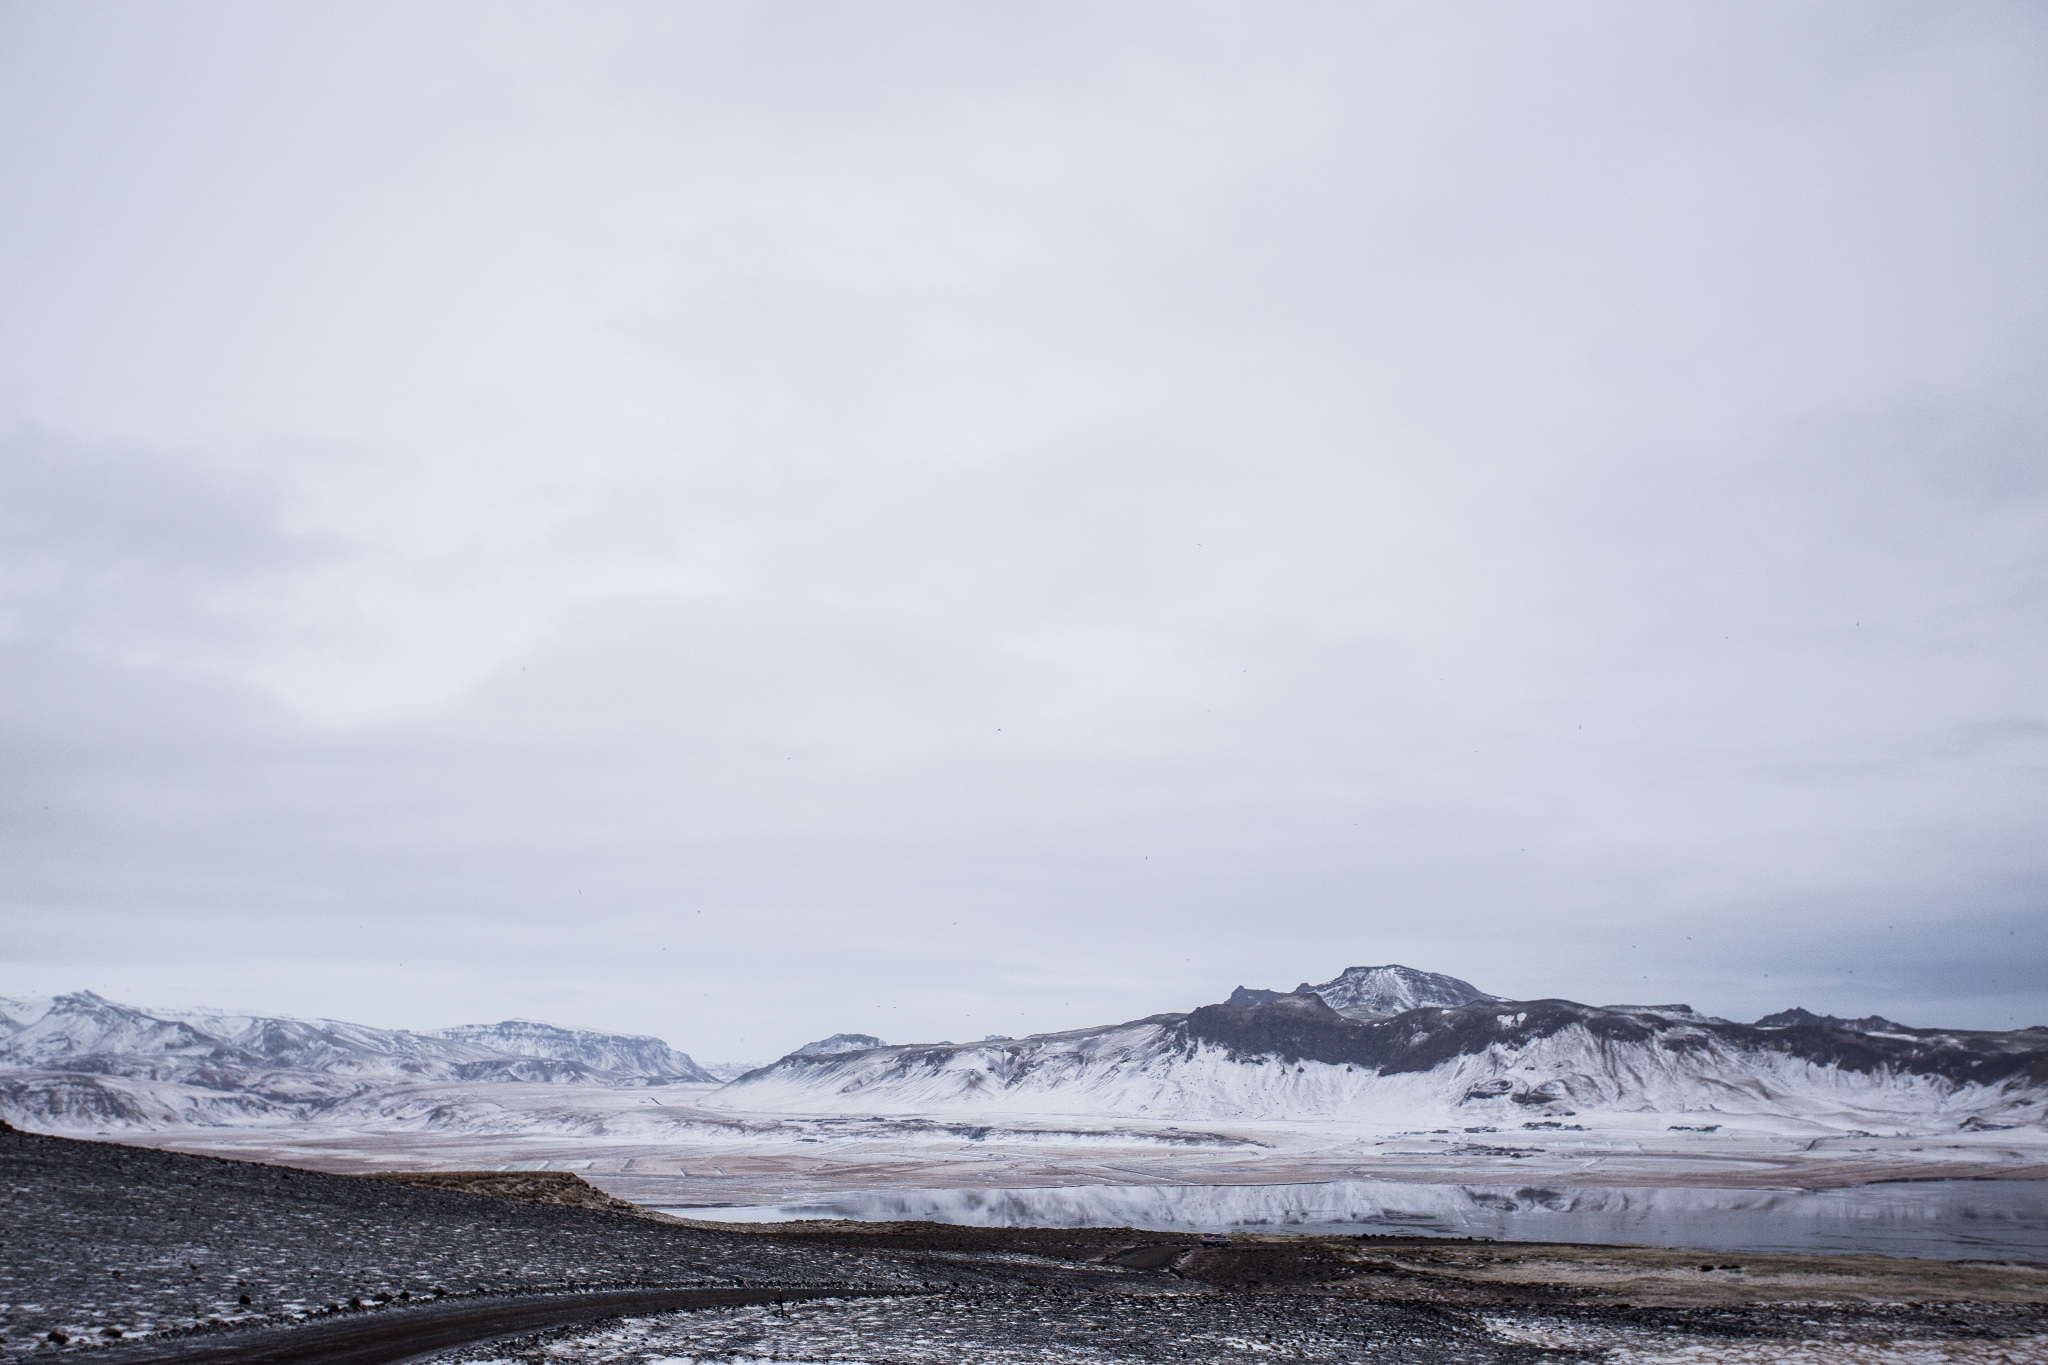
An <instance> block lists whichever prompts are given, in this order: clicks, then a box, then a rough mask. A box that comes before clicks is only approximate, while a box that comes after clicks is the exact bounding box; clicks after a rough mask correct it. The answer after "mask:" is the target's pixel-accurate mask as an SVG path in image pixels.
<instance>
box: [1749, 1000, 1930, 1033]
mask: <svg viewBox="0 0 2048 1365" xmlns="http://www.w3.org/2000/svg"><path fill="white" fill-rule="evenodd" d="M1802 1025H1805V1026H1809V1027H1815V1028H1838V1029H1848V1030H1850V1031H1852V1032H1855V1033H1911V1032H1913V1030H1912V1029H1911V1028H1909V1027H1908V1026H1907V1025H1905V1024H1900V1023H1896V1022H1894V1021H1893V1020H1890V1019H1887V1018H1885V1017H1884V1016H1883V1015H1881V1014H1866V1015H1864V1016H1863V1017H1862V1018H1861V1019H1840V1018H1837V1017H1836V1016H1834V1015H1832V1014H1814V1013H1813V1012H1812V1011H1810V1010H1803V1009H1800V1008H1799V1007H1798V1006H1797V1005H1794V1006H1793V1007H1792V1008H1791V1009H1789V1010H1779V1011H1778V1012H1777V1013H1776V1014H1766V1015H1765V1016H1764V1017H1763V1018H1761V1019H1759V1020H1757V1021H1756V1027H1757V1028H1797V1027H1800V1026H1802Z"/></svg>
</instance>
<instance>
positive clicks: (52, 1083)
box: [0, 991, 716, 1127]
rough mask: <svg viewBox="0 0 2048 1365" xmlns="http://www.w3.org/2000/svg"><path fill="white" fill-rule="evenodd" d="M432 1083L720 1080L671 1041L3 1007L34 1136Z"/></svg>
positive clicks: (64, 1006)
mask: <svg viewBox="0 0 2048 1365" xmlns="http://www.w3.org/2000/svg"><path fill="white" fill-rule="evenodd" d="M429 1081H441V1082H454V1083H473V1084H502V1083H506V1082H515V1081H523V1082H529V1083H534V1082H539V1083H547V1084H577V1085H606V1086H638V1085H670V1084H676V1083H679V1082H680V1083H691V1082H694V1083H699V1084H711V1083H715V1081H716V1078H715V1077H713V1076H712V1075H711V1074H710V1073H709V1072H707V1071H705V1070H704V1069H703V1068H702V1067H700V1066H698V1065H697V1063H696V1062H694V1061H692V1060H691V1059H690V1057H689V1056H688V1055H687V1054H685V1053H682V1052H678V1051H676V1050H675V1049H674V1048H672V1047H670V1046H669V1045H668V1044H667V1043H664V1042H663V1041H661V1039H659V1038H649V1037H645V1036H641V1035H637V1034H619V1033H600V1032H597V1031H594V1030H590V1029H571V1028H561V1027H558V1026H556V1025H554V1024H539V1023H533V1022H530V1021H527V1020H523V1019H512V1020H507V1021H505V1022H504V1023H500V1024H464V1025H462V1026H460V1027H457V1028H450V1029H440V1030H437V1031H434V1032H430V1033H413V1032H410V1031H408V1030H405V1029H381V1028H371V1027H369V1026H367V1025H363V1024H346V1023H340V1022H337V1021H335V1020H331V1019H290V1018H278V1017H271V1016H265V1015H246V1014H229V1013H224V1012H221V1011H215V1010H193V1009H181V1010H162V1009H159V1010H143V1009H138V1008H136V1007H134V1006H132V1005H123V1004H118V1003H116V1002H115V1001H112V1000H106V999H103V998H101V997H100V996H97V995H94V994H93V993H92V992H91V991H79V992H77V993H76V994H72V995H59V996H56V997H54V998H51V999H47V1000H21V999H0V1115H4V1116H5V1117H7V1118H9V1119H18V1120H19V1121H23V1122H27V1123H30V1124H44V1125H48V1124H57V1125H60V1126H67V1127H73V1126H96V1127H105V1126H108V1125H110V1124H112V1125H121V1126H128V1125H137V1124H140V1125H145V1126H158V1125H163V1124H176V1123H200V1124H212V1123H233V1122H248V1121H262V1120H266V1119H283V1118H303V1117H308V1116H310V1115H313V1114H316V1113H319V1112H321V1111H323V1110H329V1109H333V1108H335V1107H337V1106H339V1105H342V1104H345V1103H347V1102H349V1101H351V1100H355V1099H359V1098H361V1097H362V1096H364V1095H367V1094H372V1093H376V1092H379V1091H383V1090H387V1089H389V1088H391V1087H393V1086H399V1085H414V1084H419V1083H421V1082H429Z"/></svg>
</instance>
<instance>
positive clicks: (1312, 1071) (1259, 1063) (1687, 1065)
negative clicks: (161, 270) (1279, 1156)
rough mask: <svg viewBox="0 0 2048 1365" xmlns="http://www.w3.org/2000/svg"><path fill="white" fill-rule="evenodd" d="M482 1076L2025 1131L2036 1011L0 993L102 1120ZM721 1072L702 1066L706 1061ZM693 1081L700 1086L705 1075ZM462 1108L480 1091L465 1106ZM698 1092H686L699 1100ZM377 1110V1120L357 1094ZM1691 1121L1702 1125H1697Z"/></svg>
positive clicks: (2044, 1046)
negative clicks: (570, 1018)
mask: <svg viewBox="0 0 2048 1365" xmlns="http://www.w3.org/2000/svg"><path fill="white" fill-rule="evenodd" d="M510 1082H527V1083H547V1084H551V1085H559V1086H571V1085H584V1086H606V1087H614V1088H617V1087H628V1086H667V1085H679V1084H681V1085H695V1086H700V1087H705V1089H704V1090H702V1091H700V1092H699V1093H698V1094H696V1095H695V1096H693V1097H692V1102H693V1103H694V1104H696V1105H698V1106H701V1107H704V1108H712V1109H719V1110H725V1111H729V1112H735V1113H762V1114H787V1115H797V1114H825V1115H861V1116H875V1117H888V1116H894V1115H909V1116H930V1115H942V1116H947V1115H967V1114H973V1113H992V1112H1003V1113H1009V1114H1014V1115H1024V1114H1031V1113H1046V1114H1064V1115H1095V1116H1102V1117H1105V1118H1132V1119H1150V1120H1155V1121H1157V1120H1167V1121H1173V1120H1178V1119H1182V1118H1186V1119H1193V1120H1202V1121H1209V1120H1222V1119H1236V1120H1246V1121H1254V1122H1256V1121H1275V1120H1316V1121H1348V1122H1356V1123H1359V1124H1362V1125H1375V1126H1381V1127H1384V1126H1386V1125H1388V1124H1390V1123H1404V1122H1406V1123H1414V1124H1417V1125H1428V1124H1457V1125H1459V1126H1460V1127H1464V1128H1466V1129H1468V1130H1471V1131H1497V1130H1500V1129H1504V1128H1508V1127H1520V1128H1527V1127H1549V1128H1556V1127H1565V1126H1578V1125H1574V1124H1567V1123H1566V1121H1567V1120H1574V1119H1576V1120H1580V1121H1581V1122H1583V1120H1584V1119H1586V1118H1587V1117H1589V1116H1592V1115H1595V1114H1615V1113H1627V1114H1633V1115H1670V1116H1673V1117H1674V1118H1675V1117H1677V1116H1690V1117H1688V1118H1687V1120H1686V1122H1685V1123H1683V1124H1676V1125H1673V1126H1679V1127H1684V1128H1697V1129H1703V1130H1709V1131H1710V1130H1711V1129H1712V1128H1713V1127H1714V1126H1715V1125H1716V1124H1717V1123H1718V1122H1720V1118H1716V1117H1713V1116H1721V1117H1722V1118H1727V1119H1731V1120H1734V1119H1745V1120H1767V1121H1771V1122H1779V1121H1785V1122H1791V1123H1795V1124H1804V1123H1811V1124H1819V1125H1822V1126H1823V1127H1830V1126H1831V1127H1834V1128H1837V1129H1853V1128H1854V1127H1856V1126H1858V1125H1868V1124H1874V1123H1891V1124H1894V1125H1900V1124H1903V1125H1906V1126H1908V1127H1910V1128H1911V1129H1912V1130H1913V1131H1922V1130H1931V1131H1943V1130H1948V1131H1953V1130H1954V1129H1957V1128H2012V1127H2018V1126H2026V1127H2030V1128H2033V1127H2038V1126H2040V1125H2042V1124H2043V1122H2044V1117H2048V1029H2044V1028H2040V1027H2036V1028H2030V1029H2020V1030H2015V1031H2010V1032H1984V1031H1967V1030H1955V1029H1920V1028H1908V1027H1905V1026H1903V1025H1900V1024H1896V1023H1893V1022H1892V1021H1890V1020H1888V1019H1883V1018H1880V1017H1876V1016H1871V1017H1868V1018H1863V1019H1853V1020H1851V1019H1836V1018H1832V1017H1829V1016H1825V1015H1814V1014H1809V1013H1807V1012H1806V1011H1804V1010H1797V1009H1795V1010H1787V1011H1783V1012H1781V1013H1778V1014H1773V1015H1769V1016H1766V1017H1765V1018H1763V1019H1759V1020H1757V1021H1756V1022H1755V1023H1753V1024H1742V1023H1736V1022H1732V1021H1730V1020H1726V1019H1717V1018H1712V1017H1709V1016H1706V1015H1702V1014H1699V1013H1696V1012H1695V1011H1693V1010H1692V1009H1691V1008H1690V1007H1688V1006H1685V1005H1608V1006H1592V1005H1582V1004H1577V1003H1575V1002H1572V1001H1568V1000H1526V1001H1513V1000H1504V999H1501V998H1500V997H1498V996H1494V995H1489V994H1488V993H1486V992H1484V991H1481V990H1479V989H1478V988H1477V987H1475V986H1473V985H1471V984H1470V983H1469V982H1465V981H1461V980H1459V979H1457V978H1456V977H1450V976H1444V975H1441V974H1438V973H1434V972H1424V971H1418V970H1415V969H1413V968H1409V967H1403V966H1398V965H1387V966H1380V967H1351V968H1347V969H1346V970H1345V971H1343V972H1342V973H1340V974H1338V975H1337V976H1336V977H1334V978H1332V979H1331V980H1329V981H1326V982H1323V983H1322V984H1321V985H1311V984H1309V983H1306V982H1304V983H1303V984H1302V985H1300V986H1298V987H1296V988H1295V989H1294V990H1292V991H1276V990H1265V989H1255V988H1249V987H1243V986H1240V987H1239V988H1238V989H1237V990H1236V991H1234V992H1233V993H1232V994H1231V996H1230V997H1229V999H1227V1000H1225V1001H1223V1002H1221V1003H1218V1004H1214V1005H1204V1006H1202V1007H1200V1008H1198V1009H1194V1010H1191V1011H1189V1012H1187V1013H1184V1014H1156V1015H1151V1016H1149V1017H1147V1018H1144V1019H1138V1020H1133V1021H1130V1022H1128V1023H1122V1024H1111V1025H1105V1026H1102V1027H1098V1028H1088V1029H1076V1030H1072V1031H1069V1032H1064V1033H1051V1034H1037V1035H1033V1036H1030V1037H1026V1038H1015V1039H1011V1038H990V1039H986V1040H984V1041H983V1042H980V1043H961V1044H955V1043H922V1044H899V1045H895V1046H891V1045H888V1044H885V1043H883V1042H882V1040H881V1039H879V1038H876V1037H874V1036H873V1035H870V1034H860V1033H840V1034H834V1035H833V1036H831V1037H829V1038H825V1039H820V1040H819V1041H817V1042H814V1043H808V1044H806V1045H805V1046H803V1047H801V1048H799V1049H797V1050H796V1051H795V1052H792V1053H790V1054H789V1055H788V1056H786V1057H783V1058H781V1059H780V1060H779V1061H775V1062H772V1063H769V1064H768V1065H766V1066H761V1067H756V1068H752V1069H745V1068H743V1067H742V1066H719V1067H716V1068H706V1067H702V1066H699V1065H698V1064H697V1063H696V1062H695V1061H693V1060H692V1059H691V1058H690V1057H689V1056H688V1055H686V1054H685V1053H682V1052H679V1051H677V1050H675V1049H674V1048H671V1047H670V1046H669V1045H668V1044H666V1043H664V1042H662V1041H661V1040H660V1039H658V1038H650V1037H644V1036H638V1035H628V1034H612V1033H602V1032H597V1031H592V1030H583V1029H566V1028H559V1027H557V1026H555V1025H552V1024H540V1023H531V1022H527V1021H520V1020H513V1021H507V1022H505V1023H499V1024H472V1025H464V1026H461V1027H458V1028H450V1029H441V1030H437V1031H434V1032H427V1033H414V1032H408V1031H405V1030H398V1029H378V1028H370V1027H366V1026H363V1025H358V1024H346V1023H337V1022H334V1021H331V1020H300V1019H288V1018H274V1017H265V1016H253V1015H236V1014H228V1013H222V1012H217V1011H205V1010H142V1009H137V1008H135V1007H132V1006H128V1005H121V1004H117V1003H115V1002H113V1001H110V1000H105V999H102V998H101V997H99V996H97V995H94V994H92V993H91V992H79V993H77V994H73V995H63V996H57V997H55V998H54V999H51V1000H37V1001H29V1000H0V1116H4V1117H5V1118H7V1119H8V1120H9V1121H12V1122H15V1123H18V1124H22V1125H24V1126H29V1127H43V1128H73V1129H76V1128H93V1129H110V1130H111V1129H114V1128H126V1127H147V1128H159V1127H167V1126H176V1125H186V1124H191V1125H203V1126H216V1125H239V1124H249V1123H277V1122H288V1121H297V1122H302V1121H308V1120H317V1119H319V1118H321V1117H322V1116H323V1115H326V1116H335V1115H341V1114H344V1113H346V1114H349V1115H352V1116H353V1117H352V1118H351V1120H350V1121H351V1122H381V1121H388V1120H389V1116H391V1115H394V1114H397V1113H400V1112H401V1111H402V1112H403V1113H404V1114H405V1115H406V1116H407V1117H406V1120H405V1121H406V1122H408V1123H410V1124H413V1125H416V1126H417V1125H424V1126H426V1127H429V1128H431V1127H433V1126H434V1125H435V1124H436V1123H442V1122H445V1123H449V1124H454V1123H457V1122H460V1123H462V1124H463V1125H465V1126H466V1128H467V1129H468V1130H470V1131H476V1130H477V1129H476V1125H477V1124H478V1123H479V1122H488V1121H489V1120H488V1119H484V1120H479V1119H478V1118H477V1115H476V1112H475V1110H476V1107H475V1106H472V1108H471V1110H470V1111H466V1112H465V1113H464V1114H462V1115H459V1116H457V1115H454V1114H453V1111H452V1110H451V1111H450V1114H449V1116H447V1117H445V1118H444V1117H441V1116H440V1114H441V1111H440V1109H439V1108H437V1105H439V1104H440V1102H441V1101H440V1100H439V1099H438V1098H435V1097H437V1096H444V1095H446V1093H447V1089H448V1087H456V1088H457V1089H458V1090H459V1091H460V1093H464V1094H471V1093H482V1092H483V1090H484V1088H487V1087H491V1086H498V1085H503V1084H506V1083H510ZM721 1082H723V1084H722V1085H721V1084H720V1083H721ZM714 1086H716V1087H718V1088H716V1089H711V1087H714ZM483 1109H484V1110H485V1111H487V1112H497V1111H496V1110H495V1109H492V1108H491V1106H488V1105H486V1106H483ZM700 1112H701V1110H700ZM379 1115H382V1116H384V1117H383V1118H379V1117H378V1116H379ZM1700 1120H1705V1121H1703V1122H1702V1121H1700Z"/></svg>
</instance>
